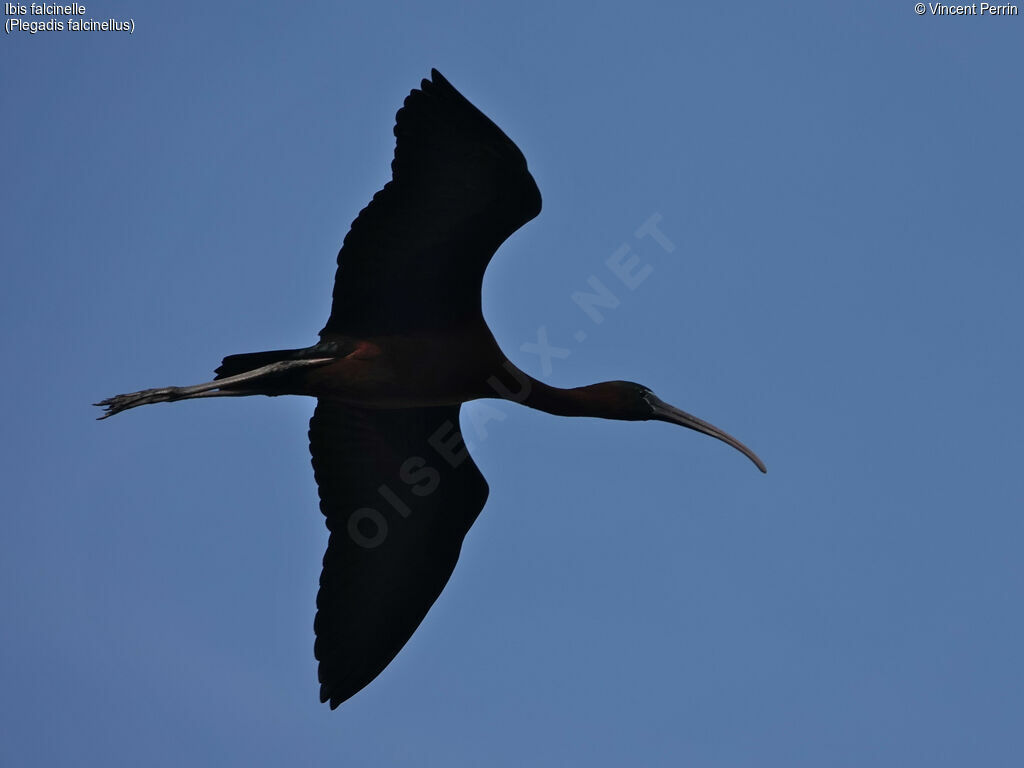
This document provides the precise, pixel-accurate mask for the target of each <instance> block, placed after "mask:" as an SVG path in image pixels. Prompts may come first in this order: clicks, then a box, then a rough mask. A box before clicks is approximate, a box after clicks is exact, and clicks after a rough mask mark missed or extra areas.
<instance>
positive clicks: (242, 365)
mask: <svg viewBox="0 0 1024 768" xmlns="http://www.w3.org/2000/svg"><path fill="white" fill-rule="evenodd" d="M309 351H310V349H309V348H308V347H307V348H305V349H273V350H270V351H269V352H245V353H243V354H241V355H228V356H227V357H225V358H224V359H223V360H222V361H221V364H220V367H219V368H217V370H216V371H214V373H216V374H217V375H216V376H215V377H214V381H216V380H217V379H226V378H227V377H228V376H237V375H238V374H240V373H245V372H246V371H252V370H255V369H256V368H262V367H263V366H264V365H270V364H271V363H277V362H280V361H282V360H302V359H304V358H307V357H309V356H310V355H309Z"/></svg>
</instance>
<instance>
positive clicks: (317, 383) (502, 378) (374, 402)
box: [97, 70, 765, 709]
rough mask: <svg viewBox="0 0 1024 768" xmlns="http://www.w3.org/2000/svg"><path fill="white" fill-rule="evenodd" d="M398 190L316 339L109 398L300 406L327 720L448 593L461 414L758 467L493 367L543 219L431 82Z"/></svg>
mask: <svg viewBox="0 0 1024 768" xmlns="http://www.w3.org/2000/svg"><path fill="white" fill-rule="evenodd" d="M394 132H395V137H396V148H395V157H394V160H393V161H392V163H391V171H392V178H391V181H389V182H388V183H387V184H385V185H384V188H383V189H381V190H380V191H379V192H377V194H375V195H374V196H373V199H372V200H371V201H370V203H369V205H367V206H366V208H364V209H363V210H362V211H361V212H360V213H359V216H358V217H357V218H356V220H355V221H354V222H352V228H351V229H350V230H349V233H348V235H346V237H345V240H344V242H343V244H342V247H341V251H340V252H339V253H338V270H337V274H336V276H335V282H334V297H333V303H332V306H331V315H330V317H329V318H328V320H327V325H325V326H324V328H323V330H322V331H320V341H319V342H318V343H317V344H314V345H313V346H311V347H306V348H303V349H286V350H276V351H271V352H255V353H249V354H240V355H230V356H229V357H226V358H224V360H223V362H222V363H221V365H220V367H219V368H217V370H216V372H215V373H216V378H215V379H214V380H213V381H209V382H206V383H203V384H197V385H194V386H187V387H163V388H159V389H147V390H142V391H140V392H133V393H131V394H125V395H117V396H115V397H111V398H109V399H107V400H103V401H102V402H100V403H97V405H99V406H102V407H103V408H105V409H106V412H105V414H104V415H103V416H101V417H100V418H107V417H109V416H113V415H114V414H116V413H120V412H121V411H125V410H127V409H129V408H135V407H137V406H140V405H147V404H150V403H161V402H172V401H175V400H187V399H193V398H200V397H238V396H245V395H270V396H276V395H307V396H310V397H315V398H317V405H316V410H315V412H314V414H313V417H312V419H311V420H310V422H309V444H310V453H311V454H312V460H313V473H314V476H315V478H316V483H317V487H318V489H319V494H320V510H321V512H323V514H324V516H325V517H326V521H327V528H328V530H329V531H330V538H329V541H328V544H327V552H326V554H325V555H324V560H323V571H322V573H321V576H320V590H319V593H318V595H317V600H316V607H317V612H316V619H315V621H314V629H315V632H316V642H315V646H314V652H315V655H316V658H317V660H318V661H319V678H320V700H321V701H322V702H330V706H331V708H332V709H334V708H335V707H337V706H338V705H339V704H340V703H341V702H343V701H345V700H346V699H348V698H349V697H351V696H353V695H354V694H355V693H357V692H358V691H360V690H361V689H362V688H363V687H365V686H366V685H367V684H368V683H370V682H371V681H372V680H373V679H374V678H375V677H377V675H379V674H380V673H381V672H382V671H383V670H384V668H385V667H386V666H387V665H388V664H389V663H390V662H391V660H392V659H393V658H394V657H395V655H396V654H397V653H398V652H399V651H400V650H401V649H402V647H403V646H404V645H405V643H406V641H408V640H409V638H410V637H411V636H412V634H413V632H414V631H415V630H416V628H417V627H418V626H419V624H420V622H421V621H422V620H423V618H424V616H425V615H426V613H427V611H428V610H429V609H430V607H431V606H432V605H433V604H434V601H435V600H437V598H438V596H439V595H440V594H441V590H442V589H444V586H445V584H446V583H447V582H448V579H449V577H450V576H451V574H452V571H453V569H454V568H455V562H456V560H457V559H458V557H459V552H460V550H461V547H462V541H463V539H464V538H465V536H466V533H467V532H468V531H469V529H470V526H472V525H473V522H474V521H475V520H476V518H477V515H479V514H480V511H481V509H483V506H484V502H485V501H486V499H487V493H488V488H487V482H486V481H485V480H484V478H483V475H482V474H481V473H480V470H479V469H477V467H476V465H475V464H474V463H473V459H472V458H471V457H470V456H469V453H468V452H467V450H466V446H465V444H464V442H463V440H462V436H461V433H460V431H459V409H460V407H461V405H462V403H465V402H469V401H471V400H476V399H480V398H495V397H496V398H503V399H506V400H511V401H514V402H518V403H521V404H523V405H525V406H527V407H529V408H536V409H538V410H541V411H545V412H547V413H551V414H554V415H557V416H591V417H599V418H605V419H621V420H626V421H647V420H656V421H665V422H669V423H672V424H678V425H679V426H682V427H687V428H688V429H692V430H696V431H697V432H702V433H703V434H705V435H709V436H711V437H714V438H716V439H718V440H721V441H722V442H724V443H726V444H728V445H731V446H732V447H733V448H735V449H737V450H739V451H740V452H742V453H743V454H745V455H746V456H747V457H748V458H749V459H750V460H751V461H753V462H754V464H755V465H756V466H757V468H758V469H760V470H761V471H762V472H764V471H765V467H764V464H763V463H762V462H761V460H760V459H759V458H758V457H757V456H756V455H755V454H754V452H753V451H751V450H750V449H749V448H747V447H746V446H745V445H743V444H742V443H741V442H740V441H738V440H737V439H736V438H734V437H732V436H731V435H728V434H727V433H725V432H723V431H722V430H720V429H718V428H717V427H715V426H712V425H711V424H709V423H707V422H706V421H702V420H701V419H698V418H697V417H696V416H692V415H691V414H689V413H686V412H685V411H681V410H679V409H678V408H675V407H674V406H671V405H669V404H668V403H665V402H663V401H662V400H660V399H659V398H658V397H656V396H655V395H654V393H653V392H651V390H649V389H648V388H647V387H644V386H642V385H640V384H634V383H632V382H628V381H609V382H604V383H600V384H592V385H590V386H585V387H578V388H575V389H559V388H556V387H552V386H549V385H547V384H545V383H543V382H541V381H538V380H536V379H534V378H533V377H531V376H529V375H527V374H526V373H524V372H523V371H521V370H519V369H518V368H517V367H516V366H515V365H513V364H512V363H511V362H510V361H509V359H508V358H507V357H506V356H505V355H504V354H503V353H502V351H501V349H500V348H499V346H498V344H497V342H496V341H495V339H494V336H492V335H491V332H490V330H489V329H488V327H487V323H486V322H485V321H484V317H483V313H482V311H481V306H480V302H481V299H480V289H481V283H482V281H483V276H484V270H485V269H486V268H487V264H488V262H489V261H490V260H491V257H492V256H493V255H494V252H495V251H496V250H497V249H498V247H499V246H500V245H501V244H502V243H503V242H504V241H505V240H506V239H507V238H508V237H509V236H510V235H511V234H512V233H513V232H515V231H516V230H517V229H519V228H520V227H521V226H523V225H524V224H525V223H526V222H528V221H530V219H532V218H533V217H534V216H536V215H537V214H538V213H540V208H541V198H540V191H539V190H538V189H537V184H536V182H534V180H533V177H532V176H531V175H530V172H529V170H527V167H526V159H525V158H524V157H523V154H522V152H520V150H519V148H518V147H517V146H516V145H515V144H514V143H513V142H512V140H511V139H509V138H508V136H506V135H505V134H504V133H503V132H502V131H501V129H500V128H498V126H497V125H495V124H494V123H493V122H491V121H490V120H489V119H488V118H487V117H486V116H485V115H484V114H483V113H482V112H480V110H478V109H477V108H476V107H474V106H473V105H472V104H471V103H470V102H469V101H468V100H467V99H466V98H465V97H464V96H463V95H462V94H460V93H459V92H458V91H457V90H455V88H453V87H452V85H451V84H450V83H449V82H448V81H447V80H446V79H445V78H444V77H442V76H441V74H440V73H439V72H438V71H437V70H432V71H431V79H430V80H423V81H422V83H421V85H420V87H419V88H418V89H415V90H413V91H412V92H411V93H410V94H409V96H408V98H406V100H405V103H404V105H403V106H402V108H401V109H400V110H399V111H398V114H397V116H396V118H395V129H394Z"/></svg>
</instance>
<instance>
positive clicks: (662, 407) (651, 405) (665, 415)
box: [593, 381, 768, 472]
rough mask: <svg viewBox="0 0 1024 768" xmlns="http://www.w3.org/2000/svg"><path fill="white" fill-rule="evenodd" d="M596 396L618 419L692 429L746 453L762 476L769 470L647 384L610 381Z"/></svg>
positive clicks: (747, 452)
mask: <svg viewBox="0 0 1024 768" xmlns="http://www.w3.org/2000/svg"><path fill="white" fill-rule="evenodd" d="M593 389H594V390H595V392H594V394H595V395H597V396H598V397H600V398H601V399H602V400H604V401H605V403H606V404H607V405H608V406H609V408H610V409H611V410H612V411H613V412H614V418H617V419H622V420H625V421H651V420H653V421H667V422H668V423H669V424H678V425H679V426H681V427H686V428H687V429H692V430H694V431H696V432H700V433H702V434H705V435H708V436H710V437H713V438H715V439H716V440H721V441H722V442H723V443H725V444H726V445H731V446H732V447H733V448H735V449H736V450H737V451H739V452H740V453H742V454H743V455H744V456H746V457H747V458H748V459H750V460H751V461H752V462H754V464H755V466H757V468H758V469H760V470H761V471H762V472H767V471H768V470H767V469H766V468H765V466H764V462H762V461H761V459H759V458H758V456H757V454H756V453H754V452H753V451H752V450H750V449H749V448H747V446H745V445H744V444H743V443H741V442H740V441H739V440H737V439H736V438H735V437H733V436H732V435H730V434H729V433H728V432H725V431H723V430H721V429H719V428H718V427H716V426H714V425H712V424H708V422H706V421H704V420H703V419H698V418H697V417H696V416H694V415H692V414H690V413H687V412H686V411H683V410H680V409H679V408H676V407H675V406H673V405H669V404H668V403H666V402H665V401H664V400H662V399H660V398H659V397H658V396H657V395H655V394H654V393H653V392H651V390H650V389H648V388H647V387H645V386H644V385H643V384H637V383H636V382H633V381H606V382H604V383H603V384H595V385H594V387H593Z"/></svg>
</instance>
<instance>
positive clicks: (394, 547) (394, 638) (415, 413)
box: [309, 400, 487, 709]
mask: <svg viewBox="0 0 1024 768" xmlns="http://www.w3.org/2000/svg"><path fill="white" fill-rule="evenodd" d="M309 443H310V452H311V453H312V455H313V471H314V474H315V475H316V482H317V486H318V488H319V491H320V509H321V511H322V512H323V513H324V515H325V516H326V517H327V527H328V529H329V530H330V532H331V533H330V540H329V543H328V545H327V553H326V554H325V555H324V567H323V572H322V573H321V575H320V592H319V594H318V595H317V600H316V605H317V614H316V621H315V623H314V628H315V630H316V646H315V653H316V658H317V659H318V660H319V662H320V671H319V674H320V700H321V701H330V703H331V709H334V708H335V707H337V706H338V705H339V704H340V703H341V702H343V701H344V700H345V699H347V698H349V697H350V696H352V695H353V694H355V693H356V692H357V691H359V690H360V689H362V688H363V687H364V686H365V685H367V684H368V683H369V682H370V681H371V680H373V679H374V678H375V677H376V676H377V675H378V674H380V673H381V671H383V669H384V668H385V667H386V666H387V665H388V664H389V663H390V662H391V660H392V659H393V658H394V657H395V655H396V654H397V653H398V652H399V651H400V650H401V649H402V646H404V645H405V643H406V641H407V640H408V639H409V638H410V637H411V636H412V633H413V632H414V631H415V630H416V627H418V626H419V624H420V622H421V621H422V620H423V617H424V616H425V615H426V613H427V611H428V610H429V609H430V606H431V605H433V604H434V601H435V600H436V599H437V597H438V595H440V594H441V590H442V589H444V586H445V584H446V583H447V582H448V578H449V577H450V576H451V574H452V570H453V569H454V568H455V562H456V560H458V557H459V551H460V549H461V547H462V540H463V538H464V537H465V535H466V532H467V531H468V530H469V528H470V526H471V525H472V524H473V521H474V520H476V517H477V515H478V514H479V513H480V510H481V509H483V506H484V502H485V501H486V499H487V482H486V481H485V480H484V478H483V475H481V474H480V470H478V469H477V467H476V465H475V464H474V463H473V460H472V458H470V456H469V453H468V452H467V451H466V449H465V446H464V444H463V443H462V438H461V434H460V433H459V406H457V405H455V406H444V407H436V408H413V409H402V410H368V409H364V408H357V407H353V406H347V405H340V404H336V403H329V402H326V401H323V400H321V401H320V402H319V403H318V405H317V407H316V412H315V413H314V414H313V418H312V419H311V420H310V422H309Z"/></svg>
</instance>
